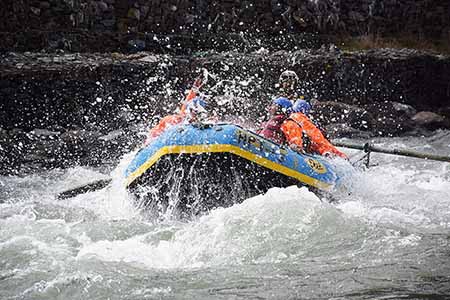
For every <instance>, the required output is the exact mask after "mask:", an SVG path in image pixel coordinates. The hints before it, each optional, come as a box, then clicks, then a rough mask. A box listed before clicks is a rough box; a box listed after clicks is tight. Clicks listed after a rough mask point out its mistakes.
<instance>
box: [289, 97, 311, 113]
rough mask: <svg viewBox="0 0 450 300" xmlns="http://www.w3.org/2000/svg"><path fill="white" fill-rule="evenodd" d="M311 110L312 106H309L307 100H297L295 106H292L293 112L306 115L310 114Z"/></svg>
mask: <svg viewBox="0 0 450 300" xmlns="http://www.w3.org/2000/svg"><path fill="white" fill-rule="evenodd" d="M310 110H311V104H309V103H308V102H307V101H305V100H297V101H295V103H294V106H292V112H294V113H296V112H301V113H303V114H305V115H307V114H309V111H310Z"/></svg>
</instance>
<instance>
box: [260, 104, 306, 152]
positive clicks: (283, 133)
mask: <svg viewBox="0 0 450 300" xmlns="http://www.w3.org/2000/svg"><path fill="white" fill-rule="evenodd" d="M291 109H292V102H291V101H290V100H289V99H287V98H284V97H280V98H277V99H275V100H274V101H273V102H272V104H271V105H270V107H269V109H268V111H269V114H270V119H269V120H268V121H267V122H265V123H263V124H262V128H261V129H260V130H258V131H257V133H258V134H259V135H261V136H263V137H265V138H267V139H269V140H271V141H273V142H275V143H277V144H280V145H283V144H287V145H289V146H290V147H291V148H293V149H294V150H296V151H299V150H301V149H303V144H302V138H301V131H300V135H295V134H294V133H291V132H290V131H291V128H294V129H295V128H297V129H298V126H297V125H296V124H295V123H294V121H292V120H289V119H288V118H289V115H290V113H291ZM291 123H292V124H291ZM297 133H298V131H297Z"/></svg>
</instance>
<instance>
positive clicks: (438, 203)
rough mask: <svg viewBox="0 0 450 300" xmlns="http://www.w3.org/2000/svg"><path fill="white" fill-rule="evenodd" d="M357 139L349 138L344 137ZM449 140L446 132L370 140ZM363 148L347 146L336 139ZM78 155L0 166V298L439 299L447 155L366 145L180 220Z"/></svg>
mask: <svg viewBox="0 0 450 300" xmlns="http://www.w3.org/2000/svg"><path fill="white" fill-rule="evenodd" d="M355 142H357V141H355ZM374 142H375V144H376V145H380V146H386V147H397V148H400V147H408V148H412V149H415V150H420V151H424V152H431V153H440V154H448V153H449V152H450V133H449V132H445V131H441V132H437V133H436V134H435V135H433V136H432V137H428V138H389V139H379V140H376V141H374ZM347 153H348V154H349V155H350V156H352V155H356V156H355V159H356V158H357V157H358V156H360V154H359V153H357V152H347ZM133 155H134V153H130V154H127V155H126V156H125V157H124V158H123V159H122V160H121V162H120V164H119V166H118V167H117V168H116V169H115V170H114V171H113V172H112V174H111V175H112V177H113V178H114V179H113V184H112V186H111V187H110V188H107V189H104V190H100V191H96V192H92V193H87V194H83V195H79V196H77V197H75V198H72V199H67V200H61V201H57V200H56V199H55V196H56V195H57V194H58V193H59V192H61V191H64V190H66V189H68V188H71V187H74V186H77V185H80V184H84V183H87V182H90V181H92V180H96V179H101V178H104V177H105V175H103V174H101V173H100V172H97V171H95V170H91V169H87V168H82V167H77V168H72V169H68V170H52V171H48V172H44V173H41V174H36V175H30V176H27V177H24V178H19V177H0V191H1V192H0V299H108V298H109V299H161V298H163V299H230V298H232V299H254V298H258V299H261V298H262V299H298V298H335V299H336V298H340V297H341V298H345V299H374V298H375V299H380V298H383V299H399V298H401V299H424V298H427V299H429V298H432V299H446V298H447V297H448V295H449V294H450V275H449V274H450V259H449V255H450V252H449V249H450V248H449V241H450V240H449V237H450V209H449V207H450V175H449V174H450V164H448V163H439V162H431V161H426V160H419V159H412V158H402V157H398V156H388V155H380V154H372V157H371V161H372V163H373V164H375V163H376V164H378V165H377V166H373V167H371V168H369V169H368V170H365V171H357V172H355V173H354V174H352V176H351V177H349V178H347V179H346V180H347V181H348V182H346V185H345V186H346V189H345V190H340V191H336V193H335V195H334V196H335V198H336V199H337V200H338V203H336V204H330V203H328V202H326V201H324V200H323V199H320V198H319V197H317V196H316V195H315V194H313V193H312V192H310V191H308V189H306V188H297V187H289V188H285V189H280V188H274V189H271V190H269V191H268V192H267V193H266V194H264V195H259V196H256V197H253V198H250V199H247V200H246V201H244V202H243V203H241V204H238V205H234V206H232V207H230V208H226V209H217V210H214V211H211V212H210V213H209V214H207V215H204V216H202V217H199V218H197V219H194V220H191V221H180V220H176V219H170V218H167V220H165V221H162V222H154V221H153V220H151V219H148V218H146V216H145V215H144V214H142V213H141V212H139V211H138V210H136V209H135V208H134V206H133V205H132V202H133V199H132V197H131V196H130V195H128V194H127V192H126V191H125V189H124V188H123V186H124V185H123V178H122V177H121V174H122V173H123V171H124V169H125V167H126V165H127V163H128V162H129V161H130V160H131V158H132V157H133Z"/></svg>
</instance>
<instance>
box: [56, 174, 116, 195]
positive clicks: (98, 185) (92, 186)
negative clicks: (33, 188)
mask: <svg viewBox="0 0 450 300" xmlns="http://www.w3.org/2000/svg"><path fill="white" fill-rule="evenodd" d="M111 181H112V179H111V178H108V179H100V180H97V181H94V182H90V183H88V184H85V185H82V186H79V187H76V188H73V189H70V190H67V191H64V192H61V193H59V194H58V195H57V196H56V198H57V199H58V200H63V199H67V198H72V197H75V196H78V195H80V194H84V193H87V192H93V191H96V190H100V189H102V188H104V187H106V186H107V185H108V184H109V183H110V182H111Z"/></svg>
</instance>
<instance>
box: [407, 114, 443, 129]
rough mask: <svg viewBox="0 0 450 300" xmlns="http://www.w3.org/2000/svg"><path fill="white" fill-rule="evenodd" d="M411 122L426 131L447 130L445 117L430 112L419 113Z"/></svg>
mask: <svg viewBox="0 0 450 300" xmlns="http://www.w3.org/2000/svg"><path fill="white" fill-rule="evenodd" d="M411 120H412V121H413V122H414V123H415V124H417V125H418V126H421V127H425V128H427V129H437V128H449V122H448V120H447V119H446V118H445V117H443V116H441V115H439V114H437V113H434V112H431V111H420V112H418V113H417V114H415V115H414V116H413V117H412V118H411Z"/></svg>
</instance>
